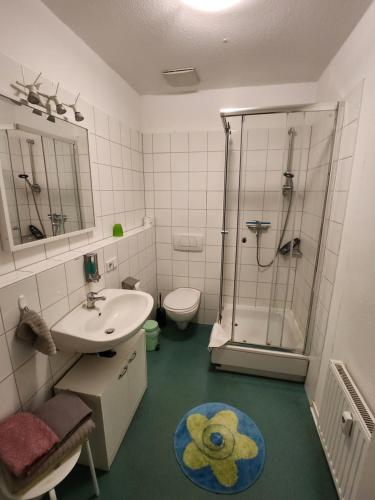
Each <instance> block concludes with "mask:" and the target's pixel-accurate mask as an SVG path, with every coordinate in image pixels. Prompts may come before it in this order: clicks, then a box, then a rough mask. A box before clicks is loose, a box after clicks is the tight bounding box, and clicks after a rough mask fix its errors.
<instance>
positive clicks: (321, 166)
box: [292, 111, 335, 332]
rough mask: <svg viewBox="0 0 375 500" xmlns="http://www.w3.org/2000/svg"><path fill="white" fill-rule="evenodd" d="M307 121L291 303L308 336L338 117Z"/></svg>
mask: <svg viewBox="0 0 375 500" xmlns="http://www.w3.org/2000/svg"><path fill="white" fill-rule="evenodd" d="M308 119H309V120H310V121H311V122H312V123H311V142H310V150H309V156H308V164H307V172H306V173H305V178H306V182H305V196H304V202H303V209H302V223H301V235H300V238H301V251H302V256H301V258H299V259H298V261H297V268H296V279H295V284H294V294H293V303H292V310H293V313H294V317H295V319H296V321H297V322H298V325H299V327H300V329H301V331H302V332H305V331H306V327H307V321H308V315H309V307H310V299H311V290H312V287H313V280H314V274H315V266H316V258H317V255H318V252H319V237H320V232H321V225H322V218H323V215H324V214H323V209H324V201H325V196H326V189H327V182H328V172H329V166H330V161H331V154H332V147H333V139H334V137H333V135H334V128H335V113H334V112H332V111H327V112H315V113H310V114H309V116H308ZM306 174H307V175H306Z"/></svg>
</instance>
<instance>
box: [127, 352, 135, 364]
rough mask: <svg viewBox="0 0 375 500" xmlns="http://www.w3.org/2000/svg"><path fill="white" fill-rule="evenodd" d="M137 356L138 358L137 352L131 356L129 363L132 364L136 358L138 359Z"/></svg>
mask: <svg viewBox="0 0 375 500" xmlns="http://www.w3.org/2000/svg"><path fill="white" fill-rule="evenodd" d="M136 356H137V351H134V352H133V354H132V355H131V356H130V359H129V363H131V362H132V361H134V360H135V358H136Z"/></svg>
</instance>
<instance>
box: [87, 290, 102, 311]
mask: <svg viewBox="0 0 375 500" xmlns="http://www.w3.org/2000/svg"><path fill="white" fill-rule="evenodd" d="M97 294H98V292H89V293H88V294H87V297H86V308H87V309H95V302H96V301H97V300H105V299H106V297H104V296H103V295H101V296H99V297H96V295H97Z"/></svg>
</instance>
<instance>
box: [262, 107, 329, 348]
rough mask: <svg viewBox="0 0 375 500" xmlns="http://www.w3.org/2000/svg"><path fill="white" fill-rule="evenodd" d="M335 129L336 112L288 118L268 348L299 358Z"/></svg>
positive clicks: (314, 274)
mask: <svg viewBox="0 0 375 500" xmlns="http://www.w3.org/2000/svg"><path fill="white" fill-rule="evenodd" d="M335 124H336V112H335V111H315V112H306V113H288V116H287V131H288V133H290V131H291V130H294V131H295V137H294V140H293V141H292V142H291V141H290V140H289V143H288V147H287V148H286V155H284V162H286V163H285V167H284V171H288V170H290V172H291V173H292V174H293V179H292V180H293V190H292V191H293V192H292V200H291V206H290V211H289V215H288V210H287V208H288V205H289V202H288V199H287V197H286V196H283V200H282V204H281V210H280V212H279V224H278V232H279V234H280V236H281V232H282V228H283V226H284V223H285V220H286V218H287V217H288V223H287V225H286V231H285V234H284V236H283V238H282V242H281V249H280V251H279V252H278V254H277V257H276V259H275V263H274V266H273V275H272V283H271V295H270V304H269V320H268V326H267V345H269V346H273V347H277V348H282V349H286V350H289V351H293V352H298V353H303V352H304V349H305V341H306V340H305V339H306V335H307V330H308V327H309V318H310V314H311V304H312V293H313V289H314V282H315V276H316V269H317V263H318V257H319V249H320V242H321V235H322V229H323V222H324V212H325V205H326V198H327V193H328V182H329V175H330V169H331V160H332V151H333V143H334V132H335ZM288 151H289V154H288ZM285 158H286V159H285ZM288 158H289V162H288ZM288 163H289V168H288ZM285 245H287V246H286V247H285ZM288 245H289V247H288Z"/></svg>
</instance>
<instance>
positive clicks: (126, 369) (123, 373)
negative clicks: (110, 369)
mask: <svg viewBox="0 0 375 500" xmlns="http://www.w3.org/2000/svg"><path fill="white" fill-rule="evenodd" d="M127 371H128V365H125V366H124V368H123V369H122V372H121V373H120V375H119V376H118V379H119V380H120V378H122V377H123V376H124V375H125V373H126V372H127Z"/></svg>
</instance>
